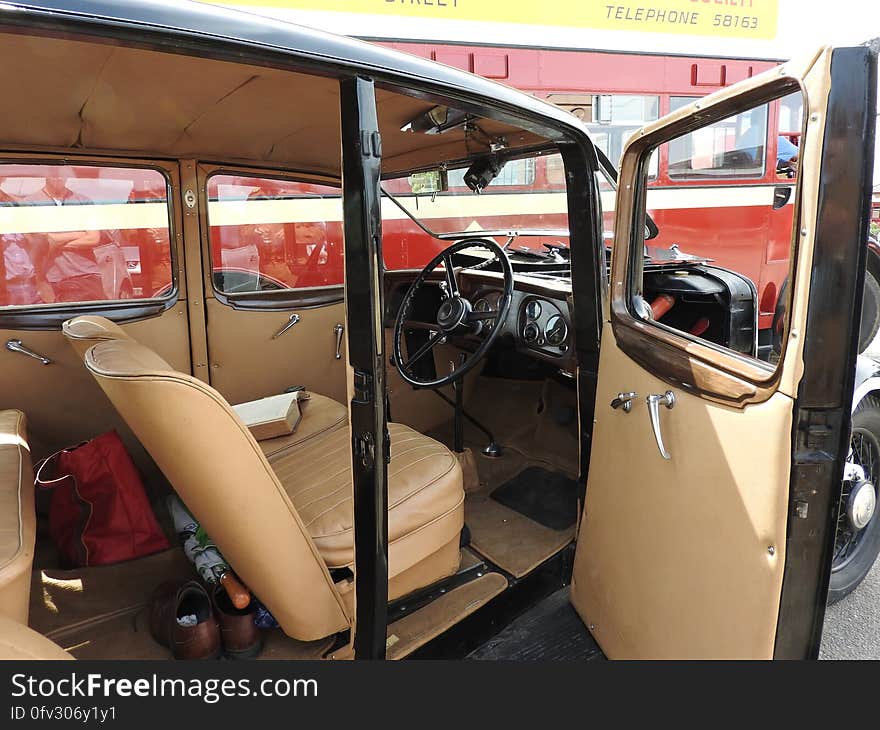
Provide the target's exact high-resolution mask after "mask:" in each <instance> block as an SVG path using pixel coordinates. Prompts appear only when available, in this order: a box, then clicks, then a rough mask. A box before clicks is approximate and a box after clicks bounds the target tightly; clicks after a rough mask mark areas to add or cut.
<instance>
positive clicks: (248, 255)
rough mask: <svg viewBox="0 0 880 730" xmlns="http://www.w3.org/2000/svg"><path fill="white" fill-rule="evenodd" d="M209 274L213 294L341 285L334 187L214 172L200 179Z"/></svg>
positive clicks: (338, 203) (339, 221)
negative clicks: (205, 179) (204, 202)
mask: <svg viewBox="0 0 880 730" xmlns="http://www.w3.org/2000/svg"><path fill="white" fill-rule="evenodd" d="M208 224H209V227H210V232H209V238H210V246H211V272H212V278H213V282H214V288H215V289H216V290H217V291H218V292H220V293H221V294H245V293H255V292H270V291H283V290H293V289H313V288H320V287H336V286H341V285H342V283H343V277H344V273H345V265H344V260H343V256H342V251H343V248H342V198H341V194H340V191H339V189H338V188H333V187H329V186H326V185H315V184H312V183H304V182H298V181H295V180H288V179H282V178H269V177H251V176H247V175H237V174H232V173H217V174H214V175H211V176H210V177H209V178H208Z"/></svg>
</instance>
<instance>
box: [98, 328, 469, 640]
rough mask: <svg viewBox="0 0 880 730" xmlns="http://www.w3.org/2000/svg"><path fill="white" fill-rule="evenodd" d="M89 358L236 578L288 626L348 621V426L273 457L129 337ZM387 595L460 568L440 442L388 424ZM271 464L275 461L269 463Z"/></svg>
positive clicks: (456, 477) (451, 477)
mask: <svg viewBox="0 0 880 730" xmlns="http://www.w3.org/2000/svg"><path fill="white" fill-rule="evenodd" d="M85 364H86V367H87V368H88V370H89V371H90V372H91V373H92V374H93V375H94V376H95V379H96V380H97V382H98V384H99V385H100V386H101V388H102V389H103V390H104V392H105V393H106V394H107V396H108V397H109V398H110V400H111V402H112V403H113V404H114V406H116V408H117V410H118V411H119V413H120V414H121V415H122V417H123V418H124V419H125V421H126V422H127V423H128V425H129V426H130V427H131V429H132V431H134V433H135V435H136V436H137V437H138V438H139V439H140V441H141V443H142V444H143V445H144V447H145V448H146V449H147V451H149V452H150V454H151V455H152V457H153V459H154V460H155V461H156V463H157V464H158V465H159V467H160V468H161V469H162V471H163V472H164V473H165V476H166V477H167V478H168V480H169V481H170V482H171V484H172V485H174V488H175V489H176V490H177V491H178V493H179V494H180V496H181V497H182V499H183V500H184V502H186V504H187V505H188V506H189V508H190V509H191V510H192V512H193V513H194V514H195V515H196V517H197V518H198V519H199V520H200V521H201V522H202V524H203V525H204V527H205V529H206V530H207V531H208V533H209V534H210V535H211V537H212V538H213V539H214V540H215V541H216V543H217V545H218V547H219V548H220V550H221V552H223V554H224V556H225V557H226V558H227V560H229V562H230V564H231V565H232V566H233V567H234V568H235V570H236V571H237V572H238V573H239V575H240V576H241V577H242V579H243V580H244V581H245V583H247V584H248V585H249V586H250V587H251V589H252V590H253V591H254V592H255V593H256V594H257V596H259V598H260V599H261V600H262V601H263V602H264V603H265V604H266V605H267V606H268V608H269V610H270V611H271V612H272V613H273V615H274V616H275V618H276V619H277V620H278V622H279V623H280V624H281V626H282V628H283V629H284V631H285V632H286V633H287V634H288V635H290V636H293V637H294V638H297V639H301V640H312V639H317V638H321V637H323V636H328V635H330V634H332V633H334V632H336V631H339V630H341V629H343V628H345V627H346V626H348V625H349V623H350V617H351V615H352V606H351V591H350V584H349V583H348V582H345V581H343V582H342V583H340V585H334V583H333V581H332V579H331V578H330V574H329V571H328V566H329V567H341V566H350V565H352V562H353V533H352V528H351V525H352V517H351V514H352V507H351V476H350V470H351V464H350V446H349V444H350V440H349V434H348V429H347V428H346V429H342V428H339V429H329V430H326V431H324V432H323V433H321V434H318V435H315V436H313V437H312V438H310V439H309V440H307V441H305V442H304V443H300V444H298V445H291V446H289V447H287V448H285V449H284V450H283V451H281V452H277V453H276V455H275V456H274V457H273V460H272V464H271V465H270V463H269V461H268V460H267V458H266V456H265V454H264V453H263V450H262V449H261V448H260V447H259V445H258V444H257V442H256V441H255V440H254V439H253V437H252V435H251V434H250V432H249V431H248V430H247V428H246V427H245V426H244V425H243V424H242V422H241V421H240V420H239V418H238V417H237V416H236V415H235V413H234V411H233V410H232V409H231V408H230V407H229V404H228V403H226V401H225V400H224V399H223V398H222V396H220V394H219V393H217V392H216V391H215V390H213V389H212V388H211V387H209V386H208V385H206V384H205V383H203V382H201V381H199V380H197V379H195V378H192V377H190V376H188V375H184V374H182V373H178V372H175V371H173V370H172V369H171V367H170V366H169V365H168V364H167V363H165V362H164V360H162V358H160V357H159V356H158V355H156V354H155V353H154V352H152V351H151V350H149V349H148V348H146V347H143V346H142V345H139V344H138V343H136V342H133V341H130V340H116V341H106V342H100V343H98V344H96V345H94V346H92V347H91V348H89V350H88V351H87V352H86V356H85ZM391 433H392V446H391V448H392V459H391V464H390V465H389V467H388V473H389V480H388V481H389V484H388V491H389V506H390V513H389V535H390V539H389V543H390V544H389V578H390V580H389V597H390V598H395V597H397V596H399V595H403V594H405V593H408V592H410V591H412V590H415V589H417V588H420V587H424V586H427V585H430V584H431V583H434V582H436V581H437V580H439V579H441V578H443V577H446V576H448V575H451V574H452V573H454V572H455V570H456V569H457V568H458V564H459V556H460V552H459V548H458V540H459V534H460V532H461V528H462V526H463V524H464V510H463V502H464V490H463V488H462V478H461V468H460V467H459V465H458V461H457V460H456V459H455V458H454V457H453V455H452V454H451V453H450V452H449V451H448V450H447V449H445V447H443V446H442V445H440V444H438V443H437V442H435V441H433V440H432V439H429V438H427V437H425V436H422V435H421V434H418V433H416V432H415V431H412V430H411V429H409V428H407V427H405V426H400V425H396V424H392V426H391ZM273 467H274V469H273Z"/></svg>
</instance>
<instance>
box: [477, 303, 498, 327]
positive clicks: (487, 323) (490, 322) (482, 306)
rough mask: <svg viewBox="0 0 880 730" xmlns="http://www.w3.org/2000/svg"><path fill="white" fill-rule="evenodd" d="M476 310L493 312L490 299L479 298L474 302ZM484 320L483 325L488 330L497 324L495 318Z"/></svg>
mask: <svg viewBox="0 0 880 730" xmlns="http://www.w3.org/2000/svg"><path fill="white" fill-rule="evenodd" d="M474 311H475V312H491V311H492V303H491V302H490V301H489V300H488V299H486V298H485V297H483V298H482V299H477V301H476V302H475V303H474ZM482 322H483V327H485V328H486V329H487V330H490V329H492V328H493V327H494V326H495V320H494V319H484V320H482Z"/></svg>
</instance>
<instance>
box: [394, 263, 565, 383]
mask: <svg viewBox="0 0 880 730" xmlns="http://www.w3.org/2000/svg"><path fill="white" fill-rule="evenodd" d="M441 273H442V272H441ZM411 281H412V273H411V272H405V271H400V272H396V271H395V272H386V273H385V286H386V296H385V325H386V326H387V327H393V326H394V319H395V316H396V314H397V312H398V310H399V308H400V305H401V303H402V300H403V296H404V295H405V293H406V290H407V288H408V287H409V284H410V283H411ZM502 283H503V279H502V277H501V275H500V273H497V272H491V271H463V272H461V274H460V280H459V289H460V292H461V295H462V296H463V297H464V298H466V299H467V300H468V301H469V302H470V305H471V307H472V308H473V309H474V310H476V311H478V312H491V311H497V310H498V302H499V299H500V298H501V295H502ZM425 284H426V286H424V287H422V289H421V291H420V294H419V298H420V299H421V301H418V300H417V301H416V302H415V303H414V308H413V314H414V316H413V318H414V319H418V320H425V321H433V316H434V313H435V312H436V311H437V308H438V307H439V305H440V303H441V302H442V301H443V297H444V293H443V289H442V288H441V287H442V286H443V284H442V278H441V277H440V276H438V277H436V278H435V279H433V280H432V279H429V280H428V281H426V282H425ZM432 285H433V286H432ZM497 328H500V329H501V330H502V331H501V332H499V333H498V335H499V343H501V342H506V343H507V346H510V345H511V344H512V345H513V347H514V348H515V349H516V350H518V351H519V352H521V353H523V354H525V355H528V356H530V357H534V358H537V359H540V360H544V361H546V362H548V363H550V364H552V365H553V366H555V367H557V368H559V369H560V370H562V371H564V372H565V373H567V374H573V373H574V369H575V360H574V349H575V348H574V336H573V326H572V315H571V283H570V280H569V278H568V277H567V276H565V275H552V276H550V275H543V276H538V275H535V274H529V273H521V272H517V273H515V274H514V292H513V300H512V301H511V303H510V308H509V309H508V312H507V316H506V317H505V320H504V321H503V322H499V321H497V320H495V319H489V320H482V321H480V322H479V324H478V326H477V327H475V329H474V331H473V332H471V333H468V334H466V335H463V336H459V337H456V338H454V340H453V344H455V345H456V346H458V347H461V348H462V349H465V350H473V349H475V348H476V347H477V346H478V345H479V344H480V342H481V341H482V340H484V339H485V338H486V337H488V336H489V335H490V334H491V333H492V332H493V331H494V330H495V329H497Z"/></svg>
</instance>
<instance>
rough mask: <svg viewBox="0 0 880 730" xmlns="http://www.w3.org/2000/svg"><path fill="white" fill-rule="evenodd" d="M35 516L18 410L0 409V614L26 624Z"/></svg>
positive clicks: (30, 468)
mask: <svg viewBox="0 0 880 730" xmlns="http://www.w3.org/2000/svg"><path fill="white" fill-rule="evenodd" d="M36 534H37V518H36V513H35V511H34V471H33V466H32V464H31V453H30V449H29V448H28V442H27V423H26V421H25V417H24V414H23V413H22V412H21V411H14V410H8V411H0V616H7V617H9V618H10V619H12V620H14V621H18V622H19V623H23V624H26V623H27V620H28V603H29V599H30V590H31V568H32V567H33V561H34V541H35V539H36Z"/></svg>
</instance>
